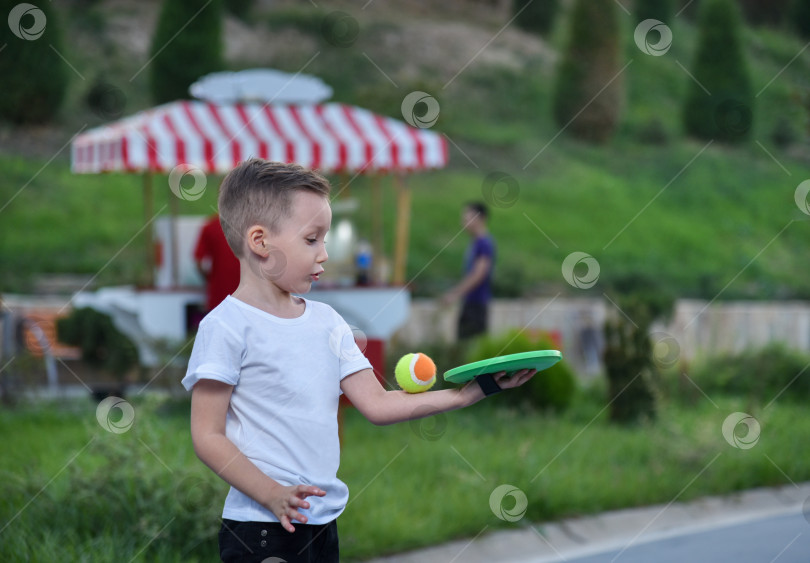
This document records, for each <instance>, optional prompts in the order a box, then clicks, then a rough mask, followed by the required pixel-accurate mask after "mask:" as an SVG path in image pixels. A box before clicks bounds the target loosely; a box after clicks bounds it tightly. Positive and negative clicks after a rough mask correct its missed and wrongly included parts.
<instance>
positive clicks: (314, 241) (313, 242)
mask: <svg viewBox="0 0 810 563" xmlns="http://www.w3.org/2000/svg"><path fill="white" fill-rule="evenodd" d="M307 242H308V243H309V244H315V243H316V242H318V239H316V238H308V239H307Z"/></svg>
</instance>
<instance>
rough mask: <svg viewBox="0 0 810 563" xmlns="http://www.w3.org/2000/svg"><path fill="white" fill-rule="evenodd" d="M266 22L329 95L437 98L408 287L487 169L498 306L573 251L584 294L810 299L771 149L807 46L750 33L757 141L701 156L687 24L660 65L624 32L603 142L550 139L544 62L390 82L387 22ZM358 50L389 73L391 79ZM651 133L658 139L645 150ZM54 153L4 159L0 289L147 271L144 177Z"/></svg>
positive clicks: (797, 119)
mask: <svg viewBox="0 0 810 563" xmlns="http://www.w3.org/2000/svg"><path fill="white" fill-rule="evenodd" d="M276 15H277V16H278V18H276V24H277V25H283V26H286V27H290V26H292V27H296V28H298V29H299V31H301V32H302V33H306V34H309V35H312V36H313V37H315V38H316V39H318V41H319V43H318V44H319V45H320V47H321V50H320V55H319V56H318V57H316V58H314V59H313V60H312V61H311V65H310V66H308V67H307V71H308V72H312V73H313V74H316V75H318V76H321V77H322V78H323V79H324V80H326V82H328V83H330V84H332V85H333V86H334V88H335V99H336V100H339V101H343V102H348V103H354V104H358V105H362V106H366V107H369V108H371V109H373V110H376V111H379V112H382V113H385V114H388V115H392V116H394V117H401V116H400V115H399V104H400V102H401V100H402V97H403V95H404V94H403V93H406V92H408V91H412V90H415V89H421V90H424V91H427V92H431V93H434V94H435V95H436V97H437V99H438V100H439V102H440V104H441V114H440V118H439V121H438V123H437V125H436V129H437V131H440V132H442V133H444V134H446V135H447V136H448V138H449V139H451V141H452V143H453V144H451V145H450V152H451V162H450V166H449V167H448V168H447V169H445V170H442V171H436V172H431V173H424V174H415V175H413V176H411V177H410V178H409V179H408V183H409V185H410V186H411V187H412V188H413V193H414V196H413V223H412V229H411V241H410V243H411V244H410V256H409V261H408V266H407V275H408V278H409V279H411V280H412V282H413V283H412V286H411V287H412V289H413V291H414V293H415V294H416V295H436V294H437V293H439V292H440V291H442V290H443V289H446V288H447V287H448V286H449V285H450V284H451V283H452V282H453V281H454V280H456V279H457V278H458V275H459V270H460V264H461V257H462V255H463V252H464V248H465V246H466V242H467V240H466V235H465V234H464V233H461V232H460V224H459V208H460V206H461V204H462V203H463V202H465V201H468V200H471V199H486V198H487V194H485V193H483V189H482V185H483V182H484V179H485V177H486V176H487V175H488V174H489V173H491V172H493V171H500V172H503V173H505V174H507V175H509V176H511V177H512V178H514V180H515V181H516V182H517V185H518V187H519V191H518V194H517V200H516V202H515V203H514V205H512V206H511V207H499V206H498V205H497V204H496V205H495V206H494V209H493V213H492V221H491V229H492V232H493V233H494V235H495V237H496V239H497V241H498V243H499V254H498V263H497V270H496V288H497V293H498V294H499V295H501V296H516V295H525V294H537V293H544V294H549V293H551V294H553V293H556V292H558V291H564V292H565V291H567V292H569V293H573V292H574V290H573V289H572V288H570V287H569V286H568V285H567V284H566V283H565V281H564V280H563V278H562V276H561V272H560V268H561V264H562V261H563V260H564V258H565V257H566V256H567V255H568V254H570V253H571V252H573V251H584V252H588V253H590V254H592V255H593V256H594V257H595V258H596V259H597V260H598V261H599V264H600V280H599V284H598V285H597V286H596V287H595V288H593V289H592V290H591V293H595V294H600V293H601V292H602V291H606V290H607V291H609V287H610V284H611V282H612V281H613V280H615V279H617V278H621V277H623V276H626V275H627V274H639V275H645V276H647V277H653V278H656V279H658V280H660V281H661V282H662V284H663V285H665V286H669V289H671V290H673V291H674V293H675V294H677V295H681V296H691V297H703V298H709V299H711V298H714V297H716V296H717V295H718V294H720V297H721V298H735V297H736V298H784V297H792V298H807V297H810V290H808V288H807V284H806V283H805V280H804V276H802V274H801V273H800V271H799V270H797V269H795V268H792V267H791V265H792V264H793V263H796V262H802V261H806V259H807V258H808V250H807V245H806V244H805V243H804V242H805V238H806V236H805V235H806V231H807V227H808V217H807V215H804V214H803V213H801V212H800V211H799V209H798V208H797V207H796V205H795V203H794V201H793V195H794V191H795V189H796V186H797V185H798V184H799V183H800V182H801V181H802V180H803V179H806V178H808V177H810V163H809V162H808V161H807V160H806V158H804V157H802V156H801V152H800V151H797V150H796V149H797V148H799V147H794V148H793V150H787V149H780V148H779V147H777V146H775V145H774V144H773V143H772V141H771V135H772V133H773V131H774V128H775V127H777V125H778V124H779V123H788V124H789V126H790V127H792V128H793V129H794V132H795V134H796V135H797V136H798V138H799V139H800V144H801V143H803V142H805V139H806V135H803V134H802V128H803V123H805V122H806V120H807V114H806V112H805V111H804V110H803V109H802V108H801V106H800V104H799V103H798V102H797V99H798V97H799V96H800V95H801V93H802V91H803V88H804V87H805V86H806V84H807V80H806V78H805V77H806V76H807V72H808V71H810V54H808V53H803V54H802V55H801V56H799V57H798V58H796V59H795V60H793V62H792V63H790V64H789V65H788V64H787V63H788V62H790V61H791V59H792V58H793V56H794V55H795V54H796V53H798V52H799V51H800V50H801V48H802V46H803V44H802V42H801V41H800V40H798V39H797V38H795V37H793V36H791V35H790V34H787V33H783V32H779V31H775V30H771V29H767V28H764V29H757V30H755V31H753V30H748V31H747V32H746V37H747V43H746V44H747V45H748V47H747V49H748V51H747V52H748V57H749V64H750V68H751V74H752V81H753V84H754V88H755V90H756V91H757V92H761V95H760V96H758V98H757V101H756V103H757V106H756V108H755V121H754V124H753V134H752V141H751V142H750V143H748V144H743V145H741V146H735V147H729V146H724V145H720V144H719V143H713V144H711V145H710V146H708V147H707V146H706V143H703V142H697V141H693V140H689V139H686V138H684V137H683V136H682V133H681V126H680V113H679V112H680V99H681V97H682V95H683V93H684V92H685V89H686V87H687V86H688V83H689V81H690V79H689V78H688V76H687V75H686V73H685V72H684V71H683V69H682V68H681V66H684V67H687V68H688V67H689V65H690V64H691V59H692V54H693V53H692V51H693V47H694V41H695V38H696V30H695V29H694V27H693V26H692V24H689V23H688V22H686V21H685V20H679V21H677V22H674V23H673V34H674V37H675V38H676V41H674V43H673V46H672V49H671V50H670V52H669V53H667V56H664V57H649V56H646V55H643V54H642V53H641V52H640V51H638V49H637V48H636V47H635V45H634V43H633V42H632V33H626V34H625V35H626V36H627V40H626V47H625V57H626V60H628V61H629V60H631V59H632V64H631V65H630V66H629V67H628V68H627V70H626V71H625V73H624V76H623V78H624V81H625V88H626V91H627V104H626V108H625V111H624V115H623V120H622V125H621V127H620V130H619V131H618V133H617V135H616V137H615V139H614V140H613V142H612V143H610V144H609V145H607V146H603V147H592V146H587V145H582V144H580V143H577V142H575V141H573V140H571V139H570V138H568V137H567V136H566V135H565V134H564V133H563V134H561V135H559V136H558V133H559V128H558V126H556V125H555V124H554V123H553V121H552V119H551V117H550V109H549V104H550V91H551V85H552V82H553V73H552V71H551V70H550V69H549V68H547V67H545V66H543V64H541V63H540V62H539V61H526V62H525V64H526V66H525V68H524V69H523V70H514V69H510V68H505V67H492V66H490V67H479V66H475V65H472V66H470V67H469V68H468V69H466V70H465V71H464V72H463V73H461V74H459V75H458V78H457V79H456V80H454V81H452V82H451V83H447V82H446V81H445V80H442V79H440V77H439V76H438V75H436V74H435V73H432V72H429V71H428V70H426V71H425V72H424V73H422V74H419V75H412V74H408V73H405V72H404V71H402V72H403V74H402V75H400V74H399V72H400V71H401V70H402V68H401V66H402V65H403V64H404V62H403V61H402V60H401V59H402V58H401V57H400V56H398V53H395V52H392V51H391V50H386V49H385V48H384V47H383V45H384V44H385V41H384V40H383V38H384V37H385V35H384V34H385V33H387V32H388V31H391V30H395V29H396V28H397V26H398V23H397V22H384V21H374V22H366V21H363V22H361V32H360V34H359V36H358V39H357V42H356V43H355V44H353V45H352V46H350V47H345V48H343V47H341V48H338V47H333V46H331V45H329V44H328V43H326V42H325V41H322V38H320V35H319V33H320V31H319V27H318V25H316V24H317V23H318V22H319V21H320V18H321V16H322V14H321V12H317V13H315V12H313V13H310V12H309V11H308V10H306V9H301V10H299V11H295V12H289V13H288V12H283V11H282V12H279V13H278V14H276ZM268 17H270V16H268ZM68 19H69V18H68ZM270 19H272V18H270ZM99 25H101V24H99ZM256 25H265V24H263V23H262V24H259V23H257V24H256ZM84 29H91V30H92V29H94V26H85V28H84ZM83 33H90V32H88V31H84V32H83ZM553 38H554V39H553V43H554V44H555V45H559V44H561V42H562V41H563V38H562V33H561V32H559V31H558V32H556V33H555V34H554V35H553ZM364 54H365V55H368V56H370V57H371V58H372V59H373V60H374V61H375V62H376V63H377V65H378V66H381V68H385V69H386V71H387V73H388V74H390V76H391V77H394V78H396V81H397V85H398V87H394V86H393V85H392V84H391V82H389V81H388V80H387V79H386V78H385V77H384V76H383V75H382V74H381V73H380V72H379V71H378V70H377V69H376V68H375V67H374V66H373V65H372V64H371V63H370V62H369V60H368V58H367V57H366V56H365V55H364ZM119 55H120V53H119ZM301 57H302V60H301V61H298V60H279V61H274V62H276V63H278V64H277V65H276V66H277V67H278V68H280V69H282V70H287V71H290V72H294V71H297V70H299V69H300V66H301V65H303V64H304V63H306V62H307V61H308V60H309V59H310V58H311V54H308V53H301ZM120 59H121V60H119V59H115V60H114V61H112V62H111V61H106V62H105V67H106V65H111V67H112V68H111V70H114V71H115V72H117V73H118V74H120V75H121V76H124V75H125V74H127V75H128V76H131V74H134V72H135V71H137V69H138V68H139V65H137V64H136V63H137V62H138V61H127V60H125V58H123V57H120ZM93 63H94V60H93V58H92V56H91V54H89V53H84V54H83V55H82V56H81V57H77V62H76V64H77V65H78V70H80V71H82V70H85V71H89V69H92V68H95V67H93ZM786 65H787V66H786ZM130 67H133V68H130ZM129 71H132V72H131V73H130V72H129ZM777 75H778V78H776V79H774V77H777ZM118 78H120V77H118V75H117V74H112V75H110V76H109V77H108V79H109V82H111V83H113V84H118V83H121V81H120V80H118ZM140 82H141V77H140V76H139V77H138V78H137V79H136V80H134V81H133V82H132V83H131V84H130V83H129V82H127V84H128V86H127V89H126V91H125V92H124V94H125V95H126V97H127V107H126V112H127V113H129V112H131V111H134V110H135V109H140V108H143V107H148V106H149V105H150V103H149V101H148V99H147V98H146V97H145V94H144V89H143V88H142V87H141V85H140ZM445 86H446V87H445ZM75 88H78V86H77V85H74V90H75ZM80 98H81V96H80V93H78V92H74V95H73V97H72V98H71V100H73V101H72V102H70V104H68V105H69V107H67V108H66V109H65V111H64V112H63V113H64V117H63V125H64V127H65V130H66V131H67V130H71V131H74V130H76V129H78V126H79V125H80V124H82V123H90V124H91V125H94V124H96V123H98V122H99V119H98V117H97V116H96V117H95V118H94V117H93V115H92V113H91V112H89V110H87V109H86V108H84V109H82V107H81V100H80ZM70 108H73V109H74V110H75V111H72V110H71V109H70ZM93 119H95V121H94V120H93ZM656 128H657V129H658V130H659V131H660V132H662V134H663V135H664V139H663V144H654V143H651V142H648V141H647V137H646V135H648V134H649V133H648V132H649V131H650V130H651V129H656ZM456 146H458V147H459V149H460V150H459V149H457V148H456ZM764 149H766V150H767V151H768V152H770V153H771V155H772V156H773V158H772V157H771V156H770V155H769V154H767V153H766V152H765V150H764ZM462 151H463V153H462ZM65 154H66V152H65V153H63V154H62V155H61V156H60V157H58V158H56V159H55V160H53V161H52V162H50V163H49V164H48V163H47V161H46V160H45V159H36V158H27V157H12V156H9V155H0V171H2V172H3V174H2V178H3V179H2V181H0V201H2V202H4V203H3V205H5V207H4V208H3V210H2V211H0V218H2V221H0V263H1V264H2V265H3V276H2V278H0V291H16V292H24V291H28V290H30V288H31V281H32V279H33V278H34V277H35V276H37V275H41V274H46V273H63V272H64V273H84V274H87V275H96V274H98V277H97V279H96V283H97V284H99V285H104V284H121V283H133V282H135V283H138V282H142V281H143V280H145V279H146V273H145V271H144V252H145V250H144V246H145V244H146V243H145V236H146V232H148V229H147V231H145V232H142V233H141V234H140V235H139V234H138V233H139V231H141V230H142V228H143V226H144V222H145V217H144V211H143V197H142V193H141V191H142V180H141V178H140V177H139V176H128V175H123V174H107V175H100V176H77V175H73V174H71V173H70V171H69V168H68V163H67V161H66V157H65ZM698 155H700V156H698ZM774 158H775V159H776V161H778V162H776V161H775V160H774ZM690 163H691V164H690ZM783 167H784V169H783ZM219 181H220V179H219V178H214V177H212V178H209V179H208V187H207V190H206V192H205V194H204V196H203V197H202V198H201V199H200V200H198V201H194V202H186V201H183V202H180V204H179V211H180V213H188V214H207V213H210V212H211V211H212V210H213V206H214V205H215V203H216V188H217V186H218V183H219ZM370 183H371V180H370V179H368V178H365V177H358V178H356V179H354V180H353V182H352V184H351V194H352V196H353V197H356V198H358V199H359V200H360V201H361V204H362V205H361V208H360V211H359V212H358V213H357V214H355V216H354V219H355V221H356V223H357V225H358V227H359V229H360V232H361V234H362V235H363V236H365V237H369V236H370V224H371V220H370V215H371V211H370V210H371V205H370V197H369V191H370V190H369V186H370ZM383 183H384V185H385V188H386V189H385V190H384V191H385V195H384V198H385V210H384V214H383V224H384V225H385V229H386V232H385V243H384V245H385V251H386V254H387V255H388V256H389V257H391V256H392V255H393V244H394V228H393V225H394V222H395V216H396V202H395V197H394V191H393V190H392V189H389V188H390V187H391V186H392V184H391V183H390V182H389V180H388V179H384V180H383ZM169 197H170V192H169V189H168V183H167V181H166V178H165V176H157V177H155V208H154V209H155V211H159V210H162V213H163V214H166V213H168V209H167V208H166V207H164V206H165V205H166V204H167V202H168V201H169V200H168V198H169ZM578 294H581V292H580V293H578Z"/></svg>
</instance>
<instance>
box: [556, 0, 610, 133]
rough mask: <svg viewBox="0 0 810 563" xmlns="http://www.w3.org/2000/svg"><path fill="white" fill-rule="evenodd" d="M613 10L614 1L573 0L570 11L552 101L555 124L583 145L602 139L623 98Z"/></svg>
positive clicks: (608, 131) (608, 130) (607, 131)
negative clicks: (568, 25)
mask: <svg viewBox="0 0 810 563" xmlns="http://www.w3.org/2000/svg"><path fill="white" fill-rule="evenodd" d="M617 10H618V6H617V5H616V3H615V2H614V0H576V2H575V3H574V6H573V9H572V10H571V16H570V17H571V20H570V31H569V36H568V45H567V47H566V49H565V52H564V53H563V56H562V58H561V62H560V66H559V68H558V69H557V78H556V83H555V85H554V92H553V102H552V103H553V112H554V119H555V120H556V122H557V125H559V126H560V127H563V128H566V130H567V131H569V132H570V133H571V134H572V135H573V136H574V137H576V138H577V139H581V140H584V141H589V142H594V143H602V142H605V141H607V140H608V139H609V138H610V137H611V136H612V135H613V133H614V131H615V130H616V128H617V126H618V123H619V113H620V109H621V105H622V99H623V95H624V94H623V80H622V76H621V74H620V70H621V65H620V57H621V48H620V47H621V41H620V32H621V25H620V21H619V15H618V13H617Z"/></svg>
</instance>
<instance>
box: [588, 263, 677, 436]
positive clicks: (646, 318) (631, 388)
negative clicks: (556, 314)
mask: <svg viewBox="0 0 810 563" xmlns="http://www.w3.org/2000/svg"><path fill="white" fill-rule="evenodd" d="M613 290H614V292H615V293H616V294H617V295H618V297H617V301H618V307H617V309H618V311H619V312H617V313H615V314H614V315H613V318H611V319H608V320H607V321H606V322H605V329H604V333H605V351H604V362H605V371H606V373H607V379H608V400H609V404H610V418H611V420H613V421H614V422H620V423H628V422H636V421H639V420H643V419H649V418H652V417H654V416H655V395H654V394H653V380H654V379H657V378H658V375H659V373H658V366H657V365H656V362H655V361H654V358H653V347H652V343H651V341H650V327H651V326H652V324H653V322H654V321H655V320H656V319H661V318H666V317H668V316H669V315H670V314H671V312H672V308H673V305H674V302H675V299H674V297H673V296H672V295H671V294H670V293H669V292H667V291H666V290H665V289H664V288H663V287H662V286H661V285H660V284H659V282H657V281H656V280H653V279H651V278H646V277H644V276H631V277H627V278H618V279H617V280H616V281H614V282H613Z"/></svg>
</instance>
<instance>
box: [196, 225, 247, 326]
mask: <svg viewBox="0 0 810 563" xmlns="http://www.w3.org/2000/svg"><path fill="white" fill-rule="evenodd" d="M194 261H195V262H196V263H197V269H198V270H199V272H200V275H201V276H202V277H203V278H204V279H205V281H206V284H207V294H208V300H207V306H208V310H209V311H210V310H211V309H213V308H214V307H216V306H217V305H219V304H220V303H221V302H222V300H223V299H225V297H227V296H228V295H230V294H231V293H233V292H234V291H236V288H237V287H238V286H239V260H237V258H236V256H234V255H233V251H231V247H230V246H228V241H227V240H225V233H223V232H222V225H220V224H219V215H214V216H212V217H211V218H209V219H208V221H206V222H205V224H204V225H203V227H202V229H201V230H200V236H199V238H198V239H197V246H196V248H195V249H194Z"/></svg>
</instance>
